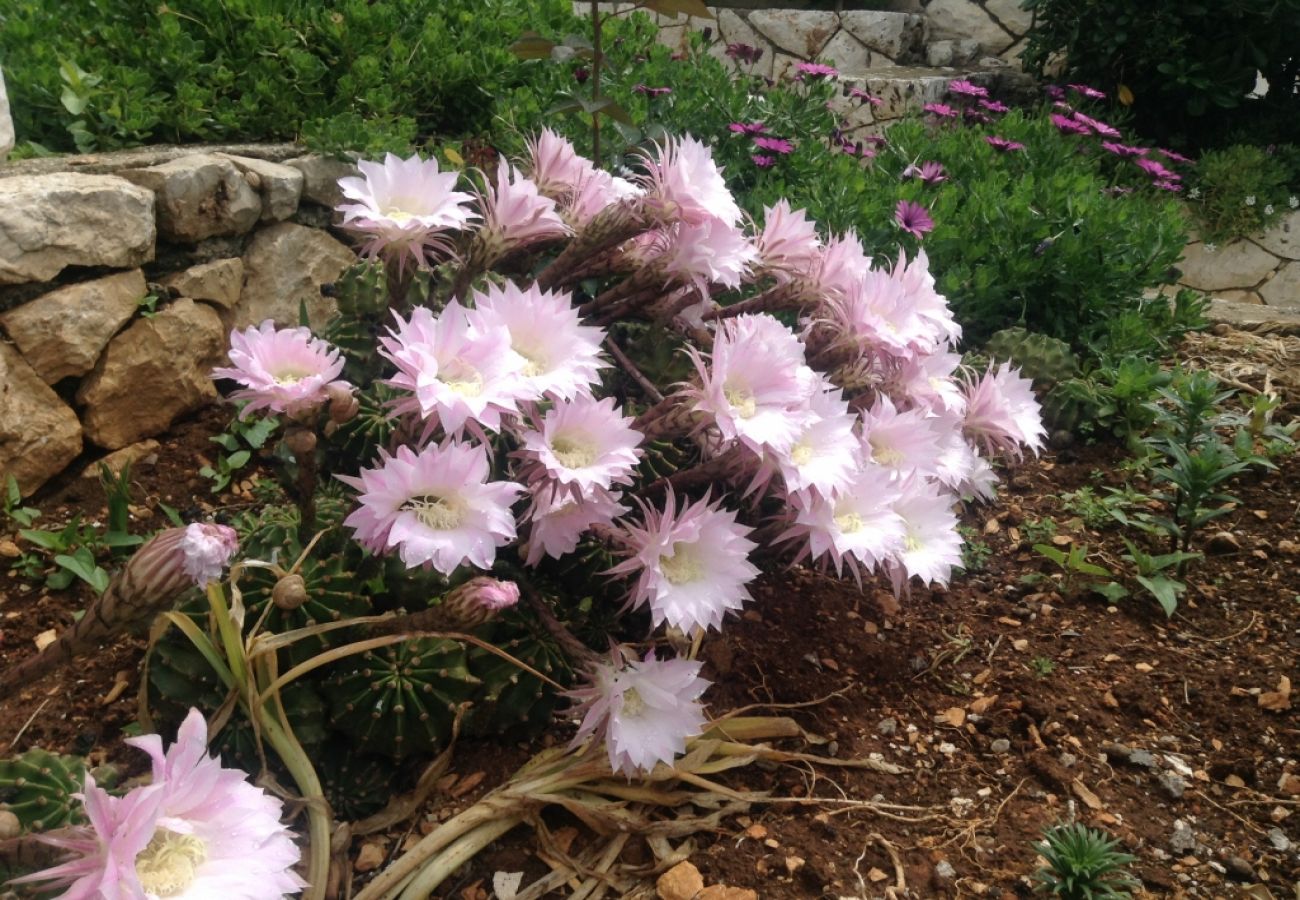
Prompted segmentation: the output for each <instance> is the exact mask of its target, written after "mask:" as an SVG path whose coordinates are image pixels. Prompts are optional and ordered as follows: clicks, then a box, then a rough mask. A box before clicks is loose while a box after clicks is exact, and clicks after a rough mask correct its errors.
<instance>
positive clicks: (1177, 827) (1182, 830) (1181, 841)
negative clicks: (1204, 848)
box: [1169, 819, 1196, 853]
mask: <svg viewBox="0 0 1300 900" xmlns="http://www.w3.org/2000/svg"><path fill="white" fill-rule="evenodd" d="M1169 846H1170V848H1171V849H1172V850H1173V851H1174V852H1175V853H1191V852H1192V851H1193V850H1195V849H1196V835H1195V834H1194V833H1193V832H1192V826H1190V825H1188V824H1187V823H1186V822H1184V821H1183V820H1182V819H1175V820H1174V833H1173V835H1172V836H1171V837H1170V838H1169Z"/></svg>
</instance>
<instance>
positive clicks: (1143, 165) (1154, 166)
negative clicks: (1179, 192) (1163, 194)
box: [1133, 159, 1182, 181]
mask: <svg viewBox="0 0 1300 900" xmlns="http://www.w3.org/2000/svg"><path fill="white" fill-rule="evenodd" d="M1133 164H1134V165H1135V166H1137V167H1138V168H1139V169H1141V170H1142V171H1143V172H1146V173H1147V174H1148V175H1150V176H1151V177H1152V178H1154V179H1156V180H1157V181H1177V180H1178V179H1179V178H1181V177H1182V176H1180V175H1179V174H1178V173H1177V172H1175V171H1173V170H1172V169H1166V168H1165V167H1164V166H1162V165H1161V164H1160V163H1158V162H1156V161H1155V160H1154V159H1134V160H1133Z"/></svg>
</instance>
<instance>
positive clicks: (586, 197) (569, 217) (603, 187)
mask: <svg viewBox="0 0 1300 900" xmlns="http://www.w3.org/2000/svg"><path fill="white" fill-rule="evenodd" d="M642 193H643V192H642V190H641V189H640V188H639V187H637V186H636V185H635V184H633V183H632V182H630V181H628V180H627V179H626V178H619V177H618V176H616V175H611V174H609V173H608V172H606V171H605V170H604V169H596V168H592V167H591V166H588V167H587V169H586V170H585V171H584V172H583V173H582V175H581V176H580V177H579V178H578V180H577V182H575V184H574V187H573V190H572V191H570V192H569V193H567V194H566V195H565V200H564V203H563V206H562V208H561V210H560V213H561V215H562V216H563V218H564V220H565V221H566V222H568V223H569V225H570V226H572V227H573V228H574V229H575V230H578V231H581V230H582V229H583V228H584V227H586V226H587V225H588V224H589V223H590V222H591V220H592V219H594V218H595V217H596V215H597V214H598V213H601V212H603V211H604V210H606V209H607V208H609V207H611V206H613V205H614V204H616V203H623V202H625V201H630V200H634V199H636V198H638V197H640V196H641V195H642Z"/></svg>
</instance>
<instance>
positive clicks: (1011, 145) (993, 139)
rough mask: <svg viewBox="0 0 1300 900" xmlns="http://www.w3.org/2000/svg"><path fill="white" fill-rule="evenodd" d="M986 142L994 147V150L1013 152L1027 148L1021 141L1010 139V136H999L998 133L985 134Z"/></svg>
mask: <svg viewBox="0 0 1300 900" xmlns="http://www.w3.org/2000/svg"><path fill="white" fill-rule="evenodd" d="M984 142H985V143H986V144H988V145H989V146H990V147H992V148H993V149H994V150H998V151H1000V152H1002V153H1011V152H1013V151H1015V150H1023V149H1025V145H1024V144H1022V143H1020V142H1019V141H1013V140H1010V139H1009V138H1004V137H998V136H997V135H996V134H986V135H985V136H984Z"/></svg>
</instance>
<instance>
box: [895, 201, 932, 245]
mask: <svg viewBox="0 0 1300 900" xmlns="http://www.w3.org/2000/svg"><path fill="white" fill-rule="evenodd" d="M894 223H895V224H896V225H898V227H899V228H901V229H903V230H904V231H906V232H907V233H908V234H910V235H912V236H913V237H917V238H919V237H922V236H923V235H925V234H926V233H927V232H930V231H934V219H931V218H930V213H929V211H928V210H927V209H926V208H925V207H924V206H922V205H921V204H919V203H915V202H913V201H911V200H899V201H898V206H896V207H894Z"/></svg>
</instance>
